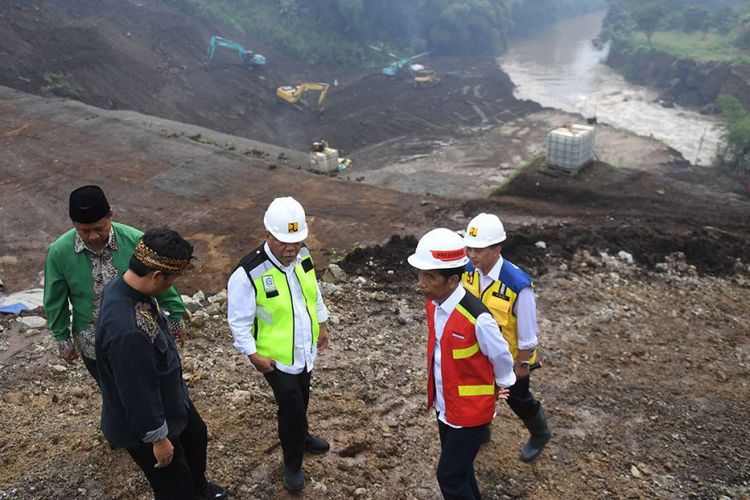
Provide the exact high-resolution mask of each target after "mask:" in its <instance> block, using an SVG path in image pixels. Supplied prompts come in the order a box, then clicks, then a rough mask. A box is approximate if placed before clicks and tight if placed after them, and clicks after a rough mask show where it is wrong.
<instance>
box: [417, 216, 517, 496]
mask: <svg viewBox="0 0 750 500" xmlns="http://www.w3.org/2000/svg"><path fill="white" fill-rule="evenodd" d="M408 262H409V264H411V265H412V266H413V267H415V268H417V269H418V270H419V290H420V291H421V292H422V294H423V295H424V297H425V299H426V300H427V302H426V309H427V327H428V340H427V407H428V408H432V407H434V408H435V411H436V414H437V420H438V430H439V433H440V446H441V450H442V451H441V454H440V461H439V462H438V467H437V479H438V483H439V485H440V490H441V491H442V493H443V496H444V497H445V498H446V499H478V498H481V496H480V493H479V487H478V486H477V481H476V476H475V474H474V459H475V457H476V455H477V452H478V451H479V448H480V446H481V444H482V440H483V438H484V436H485V432H486V431H487V426H488V425H489V424H490V423H491V422H492V419H493V418H494V415H495V401H496V400H497V399H498V398H507V396H508V391H507V390H506V388H507V387H510V386H512V385H513V384H514V383H515V381H516V377H515V374H514V372H513V357H512V356H511V354H510V351H509V349H508V344H507V343H506V341H505V340H504V339H503V336H502V334H501V333H500V330H499V328H498V326H497V322H496V321H495V320H494V319H493V317H492V315H491V314H490V312H489V310H488V309H487V307H486V306H485V305H484V304H482V302H481V301H480V300H479V299H477V298H476V297H474V296H473V295H472V294H470V293H466V291H465V290H464V288H463V286H462V285H461V275H462V274H463V272H464V267H465V266H466V264H467V262H468V258H467V256H466V248H465V246H464V242H463V239H462V238H461V237H460V236H459V235H458V234H456V233H455V232H453V231H451V230H449V229H443V228H441V229H433V230H432V231H430V232H428V233H427V234H425V235H424V236H423V237H422V239H420V240H419V243H418V244H417V249H416V251H415V252H414V254H413V255H411V256H409V258H408Z"/></svg>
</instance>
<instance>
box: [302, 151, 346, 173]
mask: <svg viewBox="0 0 750 500" xmlns="http://www.w3.org/2000/svg"><path fill="white" fill-rule="evenodd" d="M338 167H339V152H338V150H336V149H331V148H325V149H324V150H323V151H322V152H319V153H316V152H312V153H310V169H309V170H311V171H313V172H315V173H318V174H330V173H332V172H338Z"/></svg>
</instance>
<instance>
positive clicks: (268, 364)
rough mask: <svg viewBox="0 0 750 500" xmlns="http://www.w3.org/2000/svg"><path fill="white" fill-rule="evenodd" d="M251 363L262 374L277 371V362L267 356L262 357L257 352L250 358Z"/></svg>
mask: <svg viewBox="0 0 750 500" xmlns="http://www.w3.org/2000/svg"><path fill="white" fill-rule="evenodd" d="M248 357H249V358H250V362H251V363H252V364H253V366H254V367H255V369H256V370H258V371H259V372H260V373H271V372H272V371H274V370H275V369H276V361H274V360H272V359H271V358H267V357H265V356H261V355H260V354H258V353H257V352H256V353H255V354H251V355H250V356H248Z"/></svg>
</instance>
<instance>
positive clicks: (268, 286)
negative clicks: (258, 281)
mask: <svg viewBox="0 0 750 500" xmlns="http://www.w3.org/2000/svg"><path fill="white" fill-rule="evenodd" d="M263 289H264V290H265V291H266V293H270V292H275V291H276V283H275V282H274V281H273V276H263Z"/></svg>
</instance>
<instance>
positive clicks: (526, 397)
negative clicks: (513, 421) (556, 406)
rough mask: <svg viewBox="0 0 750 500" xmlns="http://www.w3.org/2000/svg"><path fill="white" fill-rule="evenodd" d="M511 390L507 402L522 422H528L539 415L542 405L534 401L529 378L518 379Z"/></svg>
mask: <svg viewBox="0 0 750 500" xmlns="http://www.w3.org/2000/svg"><path fill="white" fill-rule="evenodd" d="M509 390H510V395H509V396H508V399H507V400H506V402H507V403H508V406H510V409H511V410H513V412H514V413H515V414H516V415H518V417H519V418H520V419H521V420H528V419H530V418H532V417H534V416H536V414H537V413H539V408H540V407H541V406H542V405H541V403H540V402H539V401H537V400H536V399H534V396H533V395H532V394H531V391H530V390H529V377H525V378H519V379H516V383H515V384H513V385H512V386H510V387H509Z"/></svg>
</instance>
